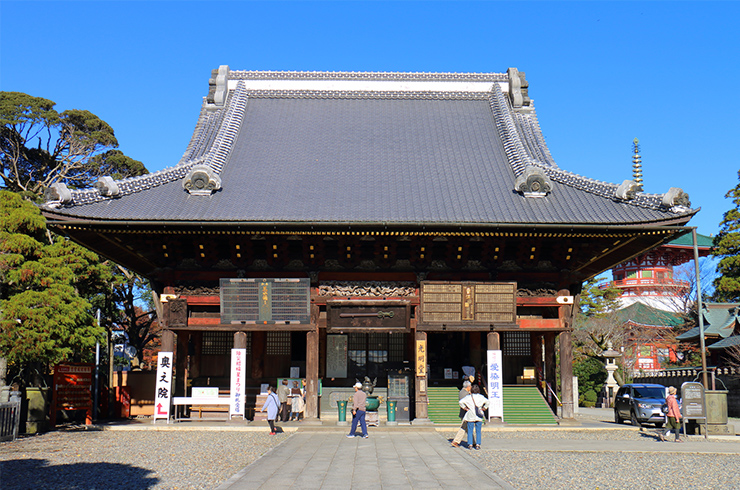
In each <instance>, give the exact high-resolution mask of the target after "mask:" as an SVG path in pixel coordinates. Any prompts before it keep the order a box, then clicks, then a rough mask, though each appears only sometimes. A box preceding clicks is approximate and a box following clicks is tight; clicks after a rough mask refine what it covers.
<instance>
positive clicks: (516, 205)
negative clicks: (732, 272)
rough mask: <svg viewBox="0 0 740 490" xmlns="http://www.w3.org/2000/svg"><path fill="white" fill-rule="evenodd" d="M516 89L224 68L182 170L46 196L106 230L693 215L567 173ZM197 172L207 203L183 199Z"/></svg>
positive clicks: (54, 206) (673, 219) (611, 220)
mask: <svg viewBox="0 0 740 490" xmlns="http://www.w3.org/2000/svg"><path fill="white" fill-rule="evenodd" d="M217 75H218V76H217ZM512 76H514V77H517V76H518V75H517V73H516V71H515V70H514V74H513V75H512V73H511V72H510V73H508V74H507V73H459V74H455V73H445V74H435V73H341V72H339V73H337V72H254V71H230V70H228V69H224V68H223V67H222V69H221V70H220V71H219V72H218V74H217V73H214V78H213V79H212V83H211V86H212V89H211V93H210V94H209V96H208V97H206V98H205V99H204V103H203V106H202V109H201V113H200V117H199V119H198V122H197V124H196V127H195V131H194V133H193V137H192V139H191V141H190V144H189V145H188V147H187V149H186V151H185V153H184V155H183V157H182V158H181V160H180V161H179V162H178V163H177V164H176V165H174V166H172V167H169V168H166V169H164V170H161V171H158V172H154V173H151V174H148V175H143V176H139V177H134V178H129V179H124V180H120V181H117V182H116V185H117V189H115V192H112V191H109V190H106V189H103V190H100V189H98V188H94V189H86V190H80V191H69V192H67V191H66V189H64V192H56V194H55V193H51V195H52V196H54V198H53V199H51V200H49V201H48V202H47V203H46V207H47V210H48V211H50V212H52V213H53V214H56V215H61V216H66V217H71V218H82V219H98V220H141V221H151V220H171V221H185V222H188V221H224V222H229V221H239V222H255V223H258V222H271V223H280V222H285V223H295V222H303V223H390V224H440V225H450V224H482V223H484V224H497V223H502V224H503V223H508V224H519V223H522V224H523V223H528V224H575V225H590V224H600V225H604V224H607V225H608V224H615V225H627V224H660V223H670V224H683V223H685V222H686V221H688V219H689V218H690V217H691V216H692V215H693V214H694V213H695V212H696V210H692V209H690V208H689V207H688V206H689V204H688V202H687V200H686V196H685V195H683V196H682V193H681V192H680V189H672V190H671V193H669V194H670V195H668V197H666V196H667V195H664V194H646V193H642V192H639V191H638V192H636V193H634V192H633V193H631V194H630V195H629V197H625V196H624V194H623V193H622V194H621V197H618V195H620V194H619V193H618V192H617V191H618V189H619V188H620V185H618V184H611V183H607V182H601V181H597V180H593V179H589V178H586V177H583V176H580V175H576V174H574V173H571V172H567V171H565V170H562V169H561V168H560V167H559V166H558V165H557V164H556V163H555V161H554V159H553V157H552V155H551V154H550V152H549V150H548V148H547V145H546V143H545V139H544V136H543V134H542V131H541V129H540V126H539V123H538V120H537V116H536V112H535V110H534V105H533V103H531V102H530V101H529V99H528V97H527V96H526V93H525V95H524V99H523V100H525V102H524V103H522V102H521V100H522V99H519V101H518V102H517V100H515V98H514V97H513V95H512V94H513V93H514V90H515V88H514V86H515V85H517V84H518V83H519V81H520V79H519V78H516V79H512ZM521 80H523V77H522V78H521ZM219 84H220V85H219ZM219 90H221V93H223V94H224V96H225V100H223V101H221V103H219V102H218V100H217V99H218V95H214V94H216V93H217V92H218V91H219ZM214 101H216V102H214ZM196 170H201V171H203V172H205V173H206V174H208V176H209V177H208V178H210V179H211V183H210V185H211V186H212V187H213V190H212V191H210V190H206V191H201V192H200V193H198V192H192V189H186V188H184V185H183V183H184V182H189V179H191V178H194V177H193V172H195V171H196ZM628 171H629V167H625V174H627V173H628ZM203 172H201V173H203ZM532 176H533V177H532ZM530 178H534V182H535V184H537V183H539V184H542V185H544V191H543V190H542V189H540V188H539V185H535V186H534V187H532V186H531V185H529V183H530V180H529V179H530ZM522 182H526V183H527V186H523V187H522V185H521V184H522ZM532 189H534V191H533V190H532ZM667 190H668V189H667ZM56 191H59V189H56ZM528 191H529V192H528ZM676 197H683V198H682V199H678V198H676Z"/></svg>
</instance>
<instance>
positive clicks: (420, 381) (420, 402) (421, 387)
mask: <svg viewBox="0 0 740 490" xmlns="http://www.w3.org/2000/svg"><path fill="white" fill-rule="evenodd" d="M414 346H415V347H414V371H415V372H414V391H415V392H416V406H415V417H414V420H413V421H412V422H411V424H412V425H428V424H431V423H432V422H431V421H430V420H429V410H428V408H429V406H428V405H429V399H428V398H427V380H428V379H429V373H427V372H426V363H427V362H428V357H427V355H428V353H427V348H428V345H427V333H426V332H419V331H417V332H416V333H415V334H414ZM419 356H423V358H424V359H425V361H424V362H423V365H424V369H423V375H422V376H419V374H420V370H419V366H420V364H419Z"/></svg>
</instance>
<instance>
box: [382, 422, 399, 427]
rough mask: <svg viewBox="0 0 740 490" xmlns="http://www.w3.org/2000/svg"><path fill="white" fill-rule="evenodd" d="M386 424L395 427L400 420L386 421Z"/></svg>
mask: <svg viewBox="0 0 740 490" xmlns="http://www.w3.org/2000/svg"><path fill="white" fill-rule="evenodd" d="M385 425H388V426H394V427H395V426H396V425H398V422H386V423H385Z"/></svg>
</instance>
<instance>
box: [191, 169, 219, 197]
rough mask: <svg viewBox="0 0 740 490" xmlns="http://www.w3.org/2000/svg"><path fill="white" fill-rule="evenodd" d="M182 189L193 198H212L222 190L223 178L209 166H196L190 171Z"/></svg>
mask: <svg viewBox="0 0 740 490" xmlns="http://www.w3.org/2000/svg"><path fill="white" fill-rule="evenodd" d="M182 187H183V189H185V190H186V191H188V193H190V195H191V196H210V195H211V194H212V193H213V192H215V191H217V190H219V189H221V178H220V177H219V176H218V174H216V172H214V171H213V169H212V168H211V167H209V166H207V165H195V166H193V168H191V169H190V172H188V175H186V176H185V180H184V181H183V182H182Z"/></svg>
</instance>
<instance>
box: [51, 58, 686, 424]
mask: <svg viewBox="0 0 740 490" xmlns="http://www.w3.org/2000/svg"><path fill="white" fill-rule="evenodd" d="M204 86H205V84H204ZM594 164H595V165H598V164H599V163H598V155H594ZM665 191H666V192H665V193H664V194H647V193H644V192H642V191H641V186H640V185H639V184H638V183H637V182H635V181H634V180H625V181H624V182H622V183H621V184H611V183H607V182H601V181H597V180H593V179H589V178H587V177H583V176H580V175H576V174H573V173H571V172H568V171H567V170H564V169H562V168H560V167H559V166H558V165H557V164H556V162H555V160H554V159H553V157H552V155H551V154H550V151H549V150H548V148H547V145H546V143H545V139H544V136H543V134H542V131H541V129H540V125H539V123H538V120H537V115H536V112H535V107H534V103H533V101H532V100H531V99H530V97H529V87H528V82H527V80H526V79H525V76H524V73H522V72H519V71H518V70H517V69H515V68H510V69H509V70H508V71H507V72H505V73H355V72H352V73H343V72H333V73H328V72H262V71H238V70H231V69H230V68H229V67H228V66H221V67H220V68H219V69H217V70H214V72H213V73H212V76H211V79H210V81H209V91H208V92H207V95H206V96H205V97H204V99H203V103H202V108H201V112H200V116H199V118H198V120H197V122H196V124H195V130H194V132H193V136H192V139H191V141H190V144H189V145H188V147H187V148H186V149H185V153H184V155H183V157H182V158H181V160H180V161H179V162H177V164H175V165H174V166H172V167H169V168H166V169H164V170H161V171H158V172H154V173H152V174H149V175H145V176H140V177H135V178H131V179H125V180H120V181H114V180H113V179H111V178H110V177H103V178H101V179H100V180H99V181H98V182H97V184H96V185H95V187H94V188H92V189H85V190H71V189H68V188H67V187H66V186H65V185H64V184H55V185H54V186H52V188H50V189H49V192H48V194H47V202H46V203H45V205H44V206H43V211H44V214H45V216H46V217H47V218H48V220H49V225H50V226H52V227H53V228H54V229H56V230H58V231H60V232H61V233H64V234H66V235H68V236H69V237H70V238H71V239H72V240H74V241H76V242H78V243H80V244H82V245H84V246H86V247H88V248H90V249H92V250H94V251H96V252H97V253H99V254H101V255H103V256H105V257H108V258H110V259H112V260H114V261H116V262H118V263H120V264H121V265H123V266H125V267H127V268H129V269H131V270H133V271H136V272H137V273H139V274H142V275H144V276H146V277H148V278H149V279H150V280H151V283H152V285H153V287H154V288H155V290H156V292H157V293H158V295H159V298H161V301H162V303H161V315H160V318H161V319H162V320H163V323H164V327H165V333H164V334H163V339H162V340H163V350H165V351H173V352H174V353H175V371H174V372H175V376H174V377H175V381H174V385H173V386H174V390H175V392H176V393H177V394H180V395H186V394H187V393H188V390H189V389H190V387H193V386H218V387H219V388H223V389H228V387H229V372H230V371H229V366H230V364H229V362H230V361H229V356H230V353H229V350H230V348H231V347H232V346H236V347H240V348H245V349H246V352H247V362H246V366H247V373H246V375H247V385H248V393H247V395H248V396H247V404H249V403H250V402H249V400H250V398H249V396H250V393H251V394H252V396H254V393H256V392H258V391H259V387H260V385H262V384H263V383H271V384H274V383H275V380H276V378H284V377H289V376H290V375H291V368H293V369H295V368H297V371H298V374H299V377H301V378H304V379H305V380H306V382H307V384H306V390H307V408H306V416H307V418H315V417H317V416H319V414H320V412H321V410H327V409H328V408H327V407H329V406H330V405H325V404H326V403H327V401H328V400H329V398H330V397H331V392H332V390H339V389H346V388H349V387H350V386H351V385H352V384H353V383H354V382H355V379H357V378H359V379H363V378H364V377H365V376H368V377H369V378H370V379H371V380H375V379H377V386H378V387H387V386H388V383H389V379H390V378H391V375H392V374H403V373H406V374H408V376H409V378H408V379H409V380H410V382H411V386H410V391H411V393H410V399H411V402H410V403H411V407H410V408H409V410H410V412H411V415H410V418H411V419H416V420H418V421H421V422H422V423H423V421H425V420H427V409H428V398H427V389H428V388H429V387H431V386H437V385H449V386H459V383H460V375H461V374H462V367H463V366H473V367H474V368H475V369H476V370H478V371H480V370H481V366H484V365H485V363H486V351H487V350H489V349H490V350H500V351H501V352H502V356H503V362H502V365H503V370H502V373H503V381H504V383H505V384H515V383H517V381H518V379H519V378H521V377H522V376H523V375H524V373H525V372H529V371H530V368H534V369H535V371H536V376H537V378H538V380H539V381H542V382H547V383H548V384H549V385H550V386H551V387H552V388H553V389H555V390H556V391H557V392H558V393H559V396H560V398H561V399H562V401H563V411H562V414H563V416H564V417H565V418H572V417H573V413H574V409H573V402H572V400H573V396H572V391H573V386H572V354H571V330H572V327H571V325H572V319H573V312H574V308H576V307H577V305H578V298H579V293H580V291H581V284H582V282H583V281H584V280H585V279H588V278H591V277H594V276H595V275H597V274H599V273H601V272H603V271H605V270H608V269H610V268H612V267H614V266H616V265H617V264H620V263H623V262H625V261H626V260H628V259H630V258H632V257H636V256H638V255H640V254H643V253H645V252H646V251H648V250H650V249H653V248H654V247H656V246H659V245H661V244H663V243H666V242H669V241H671V240H673V239H675V238H676V237H678V236H680V235H682V234H685V233H687V232H688V231H689V230H690V229H689V228H687V227H686V224H687V222H688V221H689V219H690V218H691V217H692V216H693V215H694V214H695V213H696V211H697V210H695V209H692V208H691V207H690V203H689V201H688V196H687V195H686V194H685V193H684V192H683V191H682V190H681V189H680V188H677V187H670V188H666V189H665ZM558 338H559V344H556V340H557V339H558ZM556 345H559V349H560V352H559V370H560V380H561V385H560V386H559V387H558V386H556V379H557V377H556V372H557V371H558V366H557V365H556V359H557V356H556V352H555V349H556ZM419 347H422V348H424V349H425V351H426V354H427V355H426V358H423V359H421V360H419V356H418V355H417V354H418V352H419V351H418V349H419ZM294 374H295V371H294ZM455 374H457V377H455V376H454V375H455ZM540 386H542V385H540ZM320 391H321V395H322V396H321V398H320V397H319V395H320ZM252 399H253V398H252ZM553 403H554V402H553ZM319 404H321V405H319ZM553 408H554V405H553ZM320 409H321V410H320Z"/></svg>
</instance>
